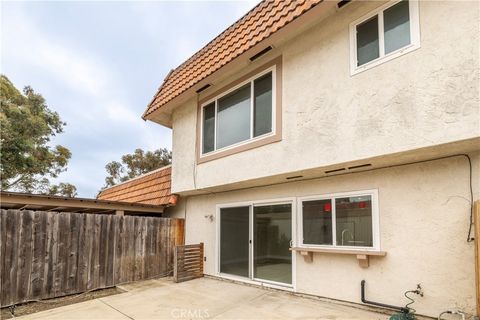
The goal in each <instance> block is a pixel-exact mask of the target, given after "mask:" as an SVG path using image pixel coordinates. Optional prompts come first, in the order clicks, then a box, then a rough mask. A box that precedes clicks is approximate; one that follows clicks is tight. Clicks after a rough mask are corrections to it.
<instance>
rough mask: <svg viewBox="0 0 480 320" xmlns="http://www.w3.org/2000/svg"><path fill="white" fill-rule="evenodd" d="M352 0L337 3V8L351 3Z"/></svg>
mask: <svg viewBox="0 0 480 320" xmlns="http://www.w3.org/2000/svg"><path fill="white" fill-rule="evenodd" d="M351 1H352V0H342V1H340V2H339V3H337V8H338V9H340V8H341V7H343V6H345V5H347V4H349V3H350V2H351Z"/></svg>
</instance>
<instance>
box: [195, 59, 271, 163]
mask: <svg viewBox="0 0 480 320" xmlns="http://www.w3.org/2000/svg"><path fill="white" fill-rule="evenodd" d="M269 72H271V73H272V131H271V132H268V133H265V134H262V135H260V136H258V137H254V130H255V128H254V103H255V102H254V86H253V85H254V81H255V80H256V79H258V78H260V77H262V76H264V75H266V74H267V73H269ZM276 72H277V68H276V65H273V66H271V67H269V68H268V69H265V70H263V71H262V72H259V73H257V74H256V75H254V76H252V77H250V78H248V79H247V80H245V81H243V82H241V83H239V84H237V85H236V86H234V87H232V88H229V89H228V90H226V91H224V92H222V93H221V94H219V95H217V96H215V97H213V98H212V99H209V100H207V101H206V102H204V103H202V104H201V106H200V108H201V121H200V157H204V156H209V155H213V154H216V153H219V152H222V151H225V150H229V149H233V148H236V147H238V146H241V145H244V144H248V143H251V142H253V141H257V140H261V139H264V138H267V137H270V136H273V135H275V133H276V121H275V119H276V118H277V114H276V112H277V108H276V105H277V104H276V103H277V102H276V96H277V94H276V92H277V84H276ZM247 83H250V138H249V139H247V140H244V141H240V142H237V143H234V144H232V145H229V146H226V147H223V148H218V149H217V134H218V130H217V121H218V117H217V111H218V100H219V99H221V98H222V97H224V96H226V95H228V94H229V93H232V92H233V91H235V90H237V89H239V88H241V87H243V86H244V85H246V84H247ZM212 102H215V134H214V138H213V139H214V140H213V144H214V148H215V149H214V150H212V151H210V152H206V153H204V152H203V121H204V113H205V107H206V106H207V105H209V104H211V103H212Z"/></svg>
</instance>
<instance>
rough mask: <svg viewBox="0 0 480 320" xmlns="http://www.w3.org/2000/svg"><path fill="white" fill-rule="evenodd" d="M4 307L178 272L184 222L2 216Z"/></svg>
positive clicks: (0, 300)
mask: <svg viewBox="0 0 480 320" xmlns="http://www.w3.org/2000/svg"><path fill="white" fill-rule="evenodd" d="M0 218H1V219H0V262H1V263H0V284H1V290H0V295H1V297H0V305H1V306H2V307H4V306H9V305H12V304H17V303H21V302H26V301H31V300H40V299H48V298H54V297H60V296H65V295H69V294H75V293H81V292H86V291H91V290H95V289H100V288H107V287H112V286H115V285H117V284H120V283H126V282H130V281H135V280H142V279H148V278H152V277H159V276H165V275H167V274H169V273H171V272H173V256H174V248H175V246H176V245H181V244H183V232H184V230H183V228H184V221H183V220H181V219H169V218H154V217H138V216H113V215H100V214H81V213H63V212H62V213H57V212H38V211H37V212H33V211H19V210H8V211H7V210H1V217H0Z"/></svg>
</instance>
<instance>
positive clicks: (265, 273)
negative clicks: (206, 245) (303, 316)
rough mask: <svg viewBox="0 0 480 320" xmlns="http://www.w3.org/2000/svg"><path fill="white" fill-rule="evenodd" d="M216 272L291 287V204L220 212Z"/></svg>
mask: <svg viewBox="0 0 480 320" xmlns="http://www.w3.org/2000/svg"><path fill="white" fill-rule="evenodd" d="M219 228H220V230H219V231H220V232H219V249H220V252H219V260H220V261H219V271H220V273H222V274H226V275H233V276H240V277H244V278H249V279H254V280H257V281H262V282H272V283H278V284H286V285H290V284H292V252H291V251H290V242H291V240H292V239H293V235H292V204H291V203H281V204H252V205H249V206H238V207H228V208H227V207H226V208H221V209H220V222H219Z"/></svg>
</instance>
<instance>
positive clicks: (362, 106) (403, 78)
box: [172, 1, 480, 193]
mask: <svg viewBox="0 0 480 320" xmlns="http://www.w3.org/2000/svg"><path fill="white" fill-rule="evenodd" d="M381 4H382V2H376V1H368V2H359V3H357V2H354V3H352V4H349V5H348V6H346V7H345V8H344V9H342V10H340V11H338V12H337V13H335V14H334V15H333V16H331V17H329V18H327V19H326V20H324V21H323V22H321V23H320V24H318V25H317V26H315V27H313V28H312V29H310V30H308V31H307V32H304V33H302V34H301V36H299V37H296V38H294V39H293V40H290V41H288V42H286V43H285V44H284V45H282V46H280V47H279V48H276V49H275V50H276V52H277V53H280V54H282V55H283V140H282V141H281V142H278V143H273V144H270V145H267V146H263V147H260V148H257V149H254V150H250V151H246V152H242V153H239V154H235V155H232V156H229V157H225V158H222V159H219V160H215V161H211V162H207V163H203V164H200V165H198V166H196V165H195V135H196V108H197V107H196V100H191V101H189V102H188V103H185V104H184V105H182V106H180V107H178V108H177V109H176V110H175V112H174V114H173V185H172V190H173V192H176V193H181V192H184V191H188V190H193V189H199V188H206V187H211V186H216V185H223V184H229V183H235V182H238V181H242V180H249V179H254V178H258V177H267V176H271V175H274V174H280V173H285V172H292V171H297V170H303V169H307V168H316V167H322V166H328V165H332V164H335V163H342V162H347V161H353V160H357V159H366V158H369V157H373V156H380V155H385V154H391V153H395V152H402V151H405V150H411V149H416V148H421V147H426V146H431V145H437V144H441V143H447V142H451V141H456V140H462V139H467V138H472V137H478V136H480V122H479V121H480V103H479V53H478V48H479V33H478V24H479V12H480V11H479V3H478V2H472V1H465V2H462V1H444V2H442V1H425V2H421V3H420V7H419V11H420V32H421V48H420V49H418V50H416V51H413V52H411V53H408V54H406V55H403V56H401V57H399V58H396V59H394V60H392V61H389V62H386V63H384V64H382V65H380V66H378V67H375V68H373V69H370V70H368V71H365V72H362V73H360V74H357V75H354V76H350V71H349V68H350V57H349V54H350V48H349V24H350V22H352V21H353V20H355V19H357V18H359V17H360V16H362V15H363V14H365V13H367V12H369V11H370V10H372V9H373V8H375V7H377V6H380V5H381ZM264 61H265V60H263V61H262V62H259V63H258V64H255V63H253V64H252V65H251V66H250V67H247V68H244V70H242V71H239V75H240V74H242V72H243V73H246V72H248V71H249V70H250V69H252V68H255V67H258V66H259V65H260V64H261V63H263V62H264ZM231 80H234V79H233V78H230V79H226V80H225V81H224V84H227V83H228V82H229V81H231ZM221 86H222V84H219V85H216V86H215V88H219V87H221ZM215 88H214V89H215ZM214 89H212V90H214ZM215 90H216V89H215ZM206 94H208V93H206ZM199 98H202V97H201V96H200V97H199Z"/></svg>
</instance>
